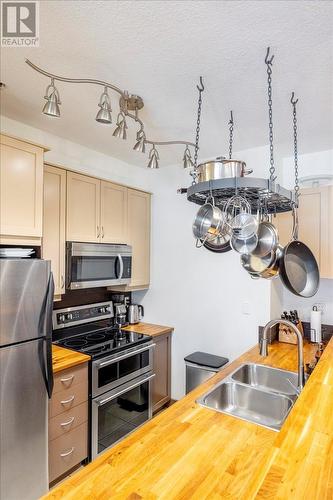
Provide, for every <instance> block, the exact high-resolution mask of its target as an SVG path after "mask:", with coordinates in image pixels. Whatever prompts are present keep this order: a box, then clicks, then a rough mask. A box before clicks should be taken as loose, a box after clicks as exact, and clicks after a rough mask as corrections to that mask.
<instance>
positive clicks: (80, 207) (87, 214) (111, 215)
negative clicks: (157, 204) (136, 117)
mask: <svg viewBox="0 0 333 500" xmlns="http://www.w3.org/2000/svg"><path fill="white" fill-rule="evenodd" d="M150 198H151V196H150V194H149V193H145V192H143V191H139V190H137V189H129V188H127V187H125V186H120V185H118V184H114V183H112V182H107V181H103V180H102V181H101V180H99V179H95V178H94V177H89V176H87V175H82V174H76V173H74V172H67V231H66V240H67V241H88V242H89V241H90V242H97V243H127V244H128V245H131V246H132V247H133V263H132V280H131V283H130V285H129V286H121V287H118V288H117V289H118V290H119V289H122V290H124V289H126V290H130V289H138V288H147V287H148V286H149V274H150V272H149V271H150V202H151V200H150Z"/></svg>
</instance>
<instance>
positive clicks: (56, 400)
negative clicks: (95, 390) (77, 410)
mask: <svg viewBox="0 0 333 500" xmlns="http://www.w3.org/2000/svg"><path fill="white" fill-rule="evenodd" d="M87 400H88V379H87V380H86V381H85V382H82V383H81V384H77V385H74V386H73V387H72V388H71V389H70V390H69V389H65V390H64V391H60V392H57V393H56V394H53V395H52V398H51V401H50V403H49V418H52V417H55V416H56V415H59V413H64V414H68V413H69V411H70V410H72V409H73V408H74V406H77V405H79V404H81V403H84V402H85V401H87Z"/></svg>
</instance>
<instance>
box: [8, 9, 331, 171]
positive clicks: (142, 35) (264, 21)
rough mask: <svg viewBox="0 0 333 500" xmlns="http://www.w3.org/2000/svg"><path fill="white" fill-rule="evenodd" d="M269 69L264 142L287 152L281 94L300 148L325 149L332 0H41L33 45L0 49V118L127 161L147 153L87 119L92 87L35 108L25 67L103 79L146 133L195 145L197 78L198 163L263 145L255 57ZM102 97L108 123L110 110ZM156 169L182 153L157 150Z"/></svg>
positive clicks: (263, 101) (65, 88) (142, 160)
mask: <svg viewBox="0 0 333 500" xmlns="http://www.w3.org/2000/svg"><path fill="white" fill-rule="evenodd" d="M268 45H270V46H271V49H272V52H273V53H274V54H275V59H274V65H273V118H274V139H275V143H276V150H277V146H279V148H280V153H281V152H283V154H286V155H289V154H290V155H291V154H292V138H291V133H292V131H291V105H290V103H289V98H290V93H291V91H292V90H294V91H295V92H296V95H297V97H299V106H298V117H299V134H300V137H299V148H300V153H306V152H313V151H319V150H324V149H329V148H332V147H333V113H332V111H333V109H332V103H333V3H332V2H326V1H316V2H314V1H302V2H299V1H289V0H288V1H283V0H281V1H280V0H279V1H271V0H269V1H248V0H245V1H232V2H231V1H206V0H205V1H186V0H184V1H173V0H171V1H156V0H155V1H141V0H138V1H69V0H67V1H66V2H65V1H46V0H43V1H42V2H40V47H39V48H31V49H26V48H6V49H2V63H1V66H2V68H1V69H2V81H3V82H4V83H5V84H6V88H5V90H4V91H2V96H1V97H2V113H3V114H5V115H6V116H8V117H10V118H13V119H16V120H19V121H22V122H25V123H28V124H30V125H32V126H35V127H37V128H41V129H44V130H46V131H48V132H51V133H54V134H56V135H59V136H61V137H64V138H66V139H69V140H71V141H74V142H77V143H79V144H84V145H85V146H87V147H89V148H91V149H94V150H97V151H101V152H104V153H106V154H109V155H111V156H114V157H116V158H119V159H122V160H124V161H127V162H128V163H130V164H135V165H138V166H144V165H145V164H146V162H147V158H146V157H145V156H144V155H143V154H142V153H137V152H134V151H133V150H132V147H133V144H134V139H135V132H136V130H137V127H136V125H135V123H134V122H130V121H129V139H128V140H127V141H123V140H121V139H117V138H114V137H112V132H113V125H112V126H107V125H101V124H98V123H97V122H96V121H95V119H94V118H95V115H96V112H97V102H98V99H99V96H100V93H101V88H100V87H93V86H88V85H72V84H64V83H59V84H58V85H57V87H58V89H59V92H60V96H61V101H62V105H61V118H60V119H56V118H50V117H47V116H45V115H43V114H42V113H41V108H42V106H43V95H44V92H45V88H46V86H47V84H48V83H49V81H48V79H47V78H45V77H44V76H42V75H39V74H38V73H36V72H34V71H33V70H32V69H31V68H29V67H28V66H27V65H26V64H25V63H24V59H25V58H29V59H31V60H32V61H33V62H34V63H35V64H37V65H38V66H40V67H42V68H44V69H46V70H48V71H50V72H53V73H56V74H59V75H66V76H68V77H73V78H80V77H82V78H83V77H84V78H96V79H100V80H107V81H110V82H112V83H114V84H115V85H117V86H119V87H121V88H122V89H126V90H128V91H129V92H130V93H134V94H138V95H140V96H142V98H143V99H144V102H145V107H144V108H143V110H142V112H140V117H141V118H142V119H143V121H144V122H145V127H146V134H147V138H149V139H152V140H174V139H178V140H191V141H192V140H194V135H195V130H194V129H195V123H196V107H197V90H196V84H197V83H198V78H199V76H200V75H202V76H203V78H204V84H205V92H204V94H203V111H202V130H201V136H200V155H199V156H200V157H201V158H208V157H214V156H215V155H218V154H224V153H227V142H228V130H227V122H228V119H229V112H230V109H232V110H233V111H234V119H235V133H234V150H236V151H240V150H243V149H247V148H252V147H257V146H262V145H265V144H267V142H268V141H267V137H268V131H267V94H266V93H267V89H266V85H267V84H266V67H265V65H264V57H265V51H266V47H267V46H268ZM117 100H118V97H117V94H112V104H113V111H114V112H113V121H114V123H115V119H116V113H117V112H118V102H117ZM159 153H160V157H161V166H163V165H168V164H175V163H177V162H180V161H181V158H182V155H183V148H182V147H181V146H171V147H170V146H169V147H160V148H159Z"/></svg>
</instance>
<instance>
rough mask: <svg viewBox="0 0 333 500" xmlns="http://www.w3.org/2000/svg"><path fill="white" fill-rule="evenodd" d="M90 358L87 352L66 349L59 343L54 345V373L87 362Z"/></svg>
mask: <svg viewBox="0 0 333 500" xmlns="http://www.w3.org/2000/svg"><path fill="white" fill-rule="evenodd" d="M89 360H90V356H87V354H82V353H81V352H76V351H72V350H71V349H65V348H64V347H60V346H58V345H53V346H52V366H53V373H57V372H60V371H62V370H66V368H72V367H73V366H76V365H80V364H82V363H86V362H87V361H89Z"/></svg>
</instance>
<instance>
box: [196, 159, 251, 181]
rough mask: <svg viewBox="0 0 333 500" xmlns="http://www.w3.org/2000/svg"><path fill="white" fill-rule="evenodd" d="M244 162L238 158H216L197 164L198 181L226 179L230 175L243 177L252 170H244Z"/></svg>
mask: <svg viewBox="0 0 333 500" xmlns="http://www.w3.org/2000/svg"><path fill="white" fill-rule="evenodd" d="M245 167H246V163H245V162H244V161H240V160H226V159H219V158H216V159H215V160H211V161H207V162H205V163H201V164H200V165H198V168H197V173H198V182H207V181H211V180H213V179H226V178H230V177H244V176H245V175H249V174H251V173H252V172H253V170H246V168H245Z"/></svg>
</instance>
